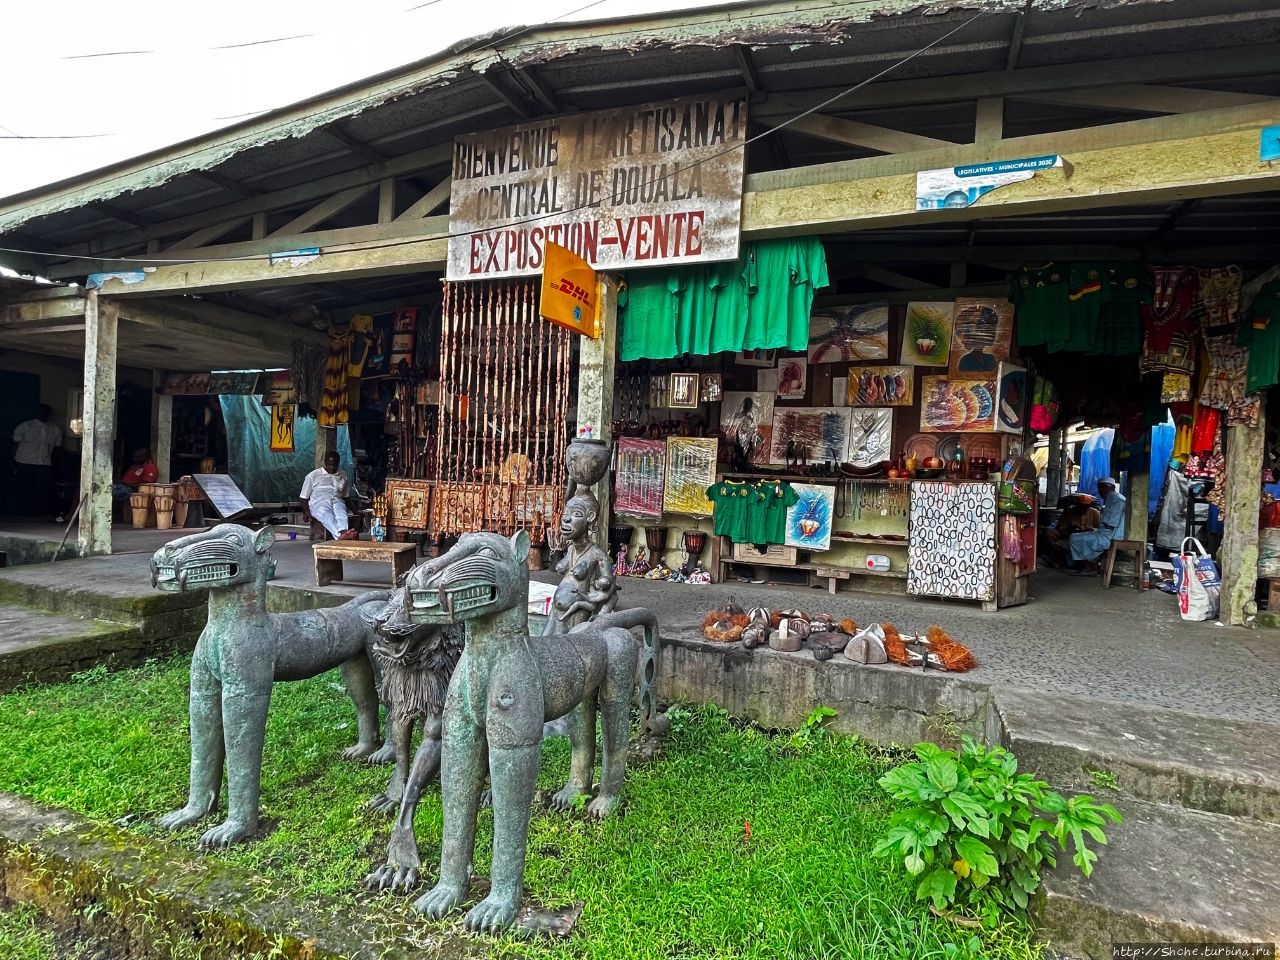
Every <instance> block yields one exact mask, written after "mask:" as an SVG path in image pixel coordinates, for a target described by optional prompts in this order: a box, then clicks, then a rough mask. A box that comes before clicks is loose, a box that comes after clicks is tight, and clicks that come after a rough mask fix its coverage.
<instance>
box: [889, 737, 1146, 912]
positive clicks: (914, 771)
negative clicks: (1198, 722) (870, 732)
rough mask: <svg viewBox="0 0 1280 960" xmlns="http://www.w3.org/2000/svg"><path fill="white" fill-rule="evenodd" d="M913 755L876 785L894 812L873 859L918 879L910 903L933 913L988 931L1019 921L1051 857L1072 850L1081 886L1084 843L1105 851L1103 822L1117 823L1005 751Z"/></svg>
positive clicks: (969, 742) (1087, 864)
mask: <svg viewBox="0 0 1280 960" xmlns="http://www.w3.org/2000/svg"><path fill="white" fill-rule="evenodd" d="M915 755H916V757H917V758H918V759H917V761H915V762H912V763H906V764H903V765H902V766H900V767H897V768H896V769H893V770H890V771H889V772H888V773H886V774H885V775H884V776H882V777H881V778H880V780H879V783H880V786H881V788H883V789H884V790H885V792H886V793H888V794H889V796H890V797H892V798H893V799H894V800H895V801H896V802H897V809H896V811H895V812H894V814H893V816H892V817H891V818H890V820H889V831H888V833H887V835H886V836H885V837H884V838H883V839H882V840H881V841H880V842H879V843H877V844H876V846H875V849H874V851H873V852H874V853H875V854H876V855H877V856H896V857H901V858H902V862H903V866H905V867H906V869H907V872H908V873H909V874H911V876H913V877H919V878H920V879H919V883H918V885H917V886H916V899H918V900H928V901H930V903H931V905H932V907H933V909H934V910H935V911H938V912H945V911H950V910H953V909H954V910H959V911H961V912H963V913H967V914H970V915H973V916H975V917H977V918H978V919H980V920H982V921H983V922H984V923H986V924H988V925H993V924H995V923H997V922H999V920H1001V919H1002V918H1004V917H1007V916H1017V915H1020V914H1021V913H1023V912H1024V911H1025V910H1026V908H1027V905H1028V903H1029V902H1030V899H1031V896H1032V895H1033V894H1034V893H1035V892H1036V890H1037V889H1038V888H1039V886H1040V869H1041V867H1042V866H1043V865H1045V864H1048V865H1050V866H1053V865H1055V864H1056V863H1057V860H1056V851H1062V852H1066V851H1067V849H1068V847H1069V848H1070V850H1071V854H1072V857H1071V858H1072V862H1073V863H1075V865H1076V866H1077V867H1078V868H1079V869H1080V871H1081V872H1082V873H1083V874H1084V875H1085V876H1086V877H1087V876H1089V874H1090V873H1092V872H1093V864H1094V862H1095V861H1096V860H1097V854H1096V853H1094V851H1092V850H1091V849H1089V847H1088V841H1089V840H1090V839H1091V840H1093V841H1094V843H1097V844H1105V843H1106V842H1107V837H1106V834H1105V832H1104V831H1103V825H1104V823H1105V821H1106V820H1110V821H1112V822H1113V823H1119V822H1120V821H1121V816H1120V814H1119V812H1118V811H1117V810H1116V809H1115V808H1114V807H1112V806H1111V805H1109V804H1105V803H1099V802H1098V801H1096V800H1095V799H1094V798H1093V797H1091V796H1088V795H1080V796H1075V797H1071V798H1070V799H1067V798H1065V797H1063V796H1062V795H1061V794H1058V793H1055V792H1054V791H1052V790H1050V789H1049V785H1048V784H1047V783H1045V782H1044V781H1043V780H1037V779H1036V778H1035V777H1034V776H1032V775H1031V774H1028V773H1018V760H1017V758H1016V757H1015V756H1014V755H1013V754H1011V753H1009V751H1007V750H1004V749H1003V748H1001V747H986V746H983V745H982V744H979V743H977V742H975V741H974V740H973V738H972V737H965V738H964V741H963V744H962V746H961V748H960V751H959V752H958V753H957V752H955V751H951V750H943V749H941V748H940V747H938V746H935V745H934V744H932V743H919V744H917V745H916V747H915ZM1055 848H1056V849H1055Z"/></svg>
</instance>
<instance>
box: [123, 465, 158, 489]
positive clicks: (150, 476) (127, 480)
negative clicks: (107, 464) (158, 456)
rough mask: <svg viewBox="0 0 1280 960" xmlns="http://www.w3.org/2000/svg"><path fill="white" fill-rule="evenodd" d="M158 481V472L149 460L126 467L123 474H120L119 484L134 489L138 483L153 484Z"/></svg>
mask: <svg viewBox="0 0 1280 960" xmlns="http://www.w3.org/2000/svg"><path fill="white" fill-rule="evenodd" d="M159 479H160V471H159V470H158V469H156V465H155V464H154V463H152V462H151V461H150V460H148V461H147V462H146V463H135V464H134V465H133V466H131V467H126V468H125V471H124V473H122V474H120V482H121V483H123V484H124V485H125V486H127V487H136V486H137V485H138V484H140V483H155V482H156V481H157V480H159Z"/></svg>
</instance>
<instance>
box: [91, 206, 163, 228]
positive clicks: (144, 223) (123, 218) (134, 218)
mask: <svg viewBox="0 0 1280 960" xmlns="http://www.w3.org/2000/svg"><path fill="white" fill-rule="evenodd" d="M86 208H87V209H89V210H92V211H96V212H97V213H101V214H103V215H105V216H108V217H110V218H111V219H112V220H119V221H120V222H121V223H127V224H128V225H129V226H131V227H141V228H143V229H145V228H147V227H150V226H152V221H150V220H148V219H146V218H145V217H140V216H138V215H137V214H136V213H130V212H129V211H128V210H121V209H120V208H119V207H117V206H116V205H115V204H112V203H106V202H104V201H102V200H99V201H97V202H95V203H90V204H87V205H86Z"/></svg>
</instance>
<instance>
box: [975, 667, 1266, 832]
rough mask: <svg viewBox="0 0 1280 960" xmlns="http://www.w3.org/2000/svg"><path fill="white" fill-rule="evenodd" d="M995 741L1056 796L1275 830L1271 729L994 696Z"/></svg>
mask: <svg viewBox="0 0 1280 960" xmlns="http://www.w3.org/2000/svg"><path fill="white" fill-rule="evenodd" d="M994 700H995V708H996V710H997V712H998V714H999V718H1000V726H1001V727H1002V728H1003V729H1002V734H1001V742H1002V744H1003V745H1004V746H1005V747H1007V748H1008V749H1009V750H1011V751H1013V753H1014V754H1016V755H1017V757H1018V762H1019V765H1020V766H1021V768H1022V769H1024V770H1031V771H1034V772H1035V773H1036V774H1038V775H1039V776H1041V777H1043V778H1044V779H1046V780H1048V781H1049V783H1050V784H1051V785H1052V786H1053V787H1054V788H1055V789H1057V790H1063V791H1071V792H1084V793H1092V794H1094V795H1095V796H1098V797H1100V798H1101V799H1104V800H1113V798H1114V797H1115V796H1116V794H1115V793H1113V792H1112V791H1111V790H1109V789H1107V787H1106V784H1107V783H1109V782H1114V784H1115V786H1116V787H1117V788H1118V791H1119V795H1120V796H1122V797H1134V798H1137V799H1140V800H1153V801H1157V802H1160V803H1168V804H1173V805H1177V806H1183V807H1188V808H1192V809H1195V810H1203V811H1206V812H1209V813H1219V814H1227V815H1232V816H1240V817H1249V818H1252V819H1254V820H1262V821H1266V822H1268V823H1273V824H1280V726H1273V725H1269V724H1265V723H1256V722H1250V721H1244V720H1232V719H1230V718H1227V717H1204V716H1199V715H1196V714H1190V713H1177V712H1173V711H1170V710H1161V709H1158V708H1153V707H1139V706H1130V705H1128V704H1120V703H1111V702H1106V701H1099V700H1083V699H1079V698H1074V697H1059V696H1053V695H1050V694H1044V693H1039V692H1034V691H1028V690H1018V689H1013V688H1009V687H1003V686H1002V687H1000V688H999V689H998V690H997V691H996V692H995V697H994Z"/></svg>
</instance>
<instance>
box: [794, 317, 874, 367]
mask: <svg viewBox="0 0 1280 960" xmlns="http://www.w3.org/2000/svg"><path fill="white" fill-rule="evenodd" d="M888 358H889V307H888V305H887V304H883V303H872V304H862V305H858V306H851V307H825V308H822V309H819V310H814V311H813V312H812V313H811V314H809V362H810V363H837V362H839V361H846V360H887V359H888Z"/></svg>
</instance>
